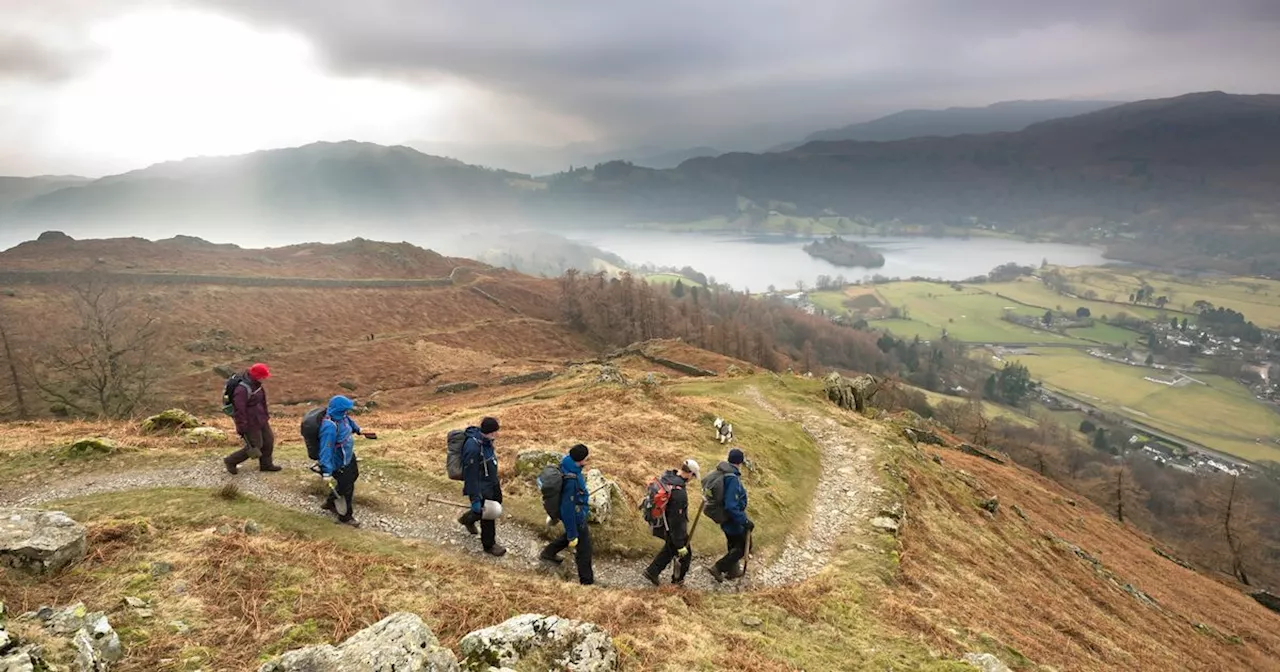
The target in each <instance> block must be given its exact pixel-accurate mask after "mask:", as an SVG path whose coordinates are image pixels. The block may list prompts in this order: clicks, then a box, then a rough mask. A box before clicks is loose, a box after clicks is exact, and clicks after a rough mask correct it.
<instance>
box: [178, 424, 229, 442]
mask: <svg viewBox="0 0 1280 672" xmlns="http://www.w3.org/2000/svg"><path fill="white" fill-rule="evenodd" d="M184 436H186V437H187V443H189V444H192V445H195V444H199V443H213V444H218V443H227V441H228V438H227V433H226V432H224V431H222V430H221V429H218V428H217V427H196V428H194V429H188V430H187V431H186V432H184Z"/></svg>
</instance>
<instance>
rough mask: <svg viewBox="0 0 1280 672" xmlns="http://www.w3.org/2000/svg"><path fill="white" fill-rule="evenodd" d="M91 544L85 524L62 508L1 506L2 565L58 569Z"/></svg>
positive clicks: (43, 570)
mask: <svg viewBox="0 0 1280 672" xmlns="http://www.w3.org/2000/svg"><path fill="white" fill-rule="evenodd" d="M87 547H88V542H86V540H85V530H84V526H83V525H81V524H80V523H77V522H76V521H74V520H72V519H71V518H70V517H69V516H67V514H65V513H63V512H61V511H43V510H39V509H10V508H0V566H5V567H13V568H16V569H20V570H24V571H27V572H31V573H33V574H44V573H48V572H56V571H58V570H60V569H62V568H64V567H66V566H67V565H69V564H71V563H73V562H75V561H77V560H79V559H81V558H83V557H84V554H85V550H86V549H87Z"/></svg>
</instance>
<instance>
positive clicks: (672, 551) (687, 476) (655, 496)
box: [641, 459, 702, 586]
mask: <svg viewBox="0 0 1280 672" xmlns="http://www.w3.org/2000/svg"><path fill="white" fill-rule="evenodd" d="M701 473H702V470H701V468H700V467H698V461H697V460H693V459H688V460H685V461H684V463H683V464H681V465H680V469H679V471H677V470H675V469H671V470H668V471H667V472H666V473H665V474H663V475H661V476H659V477H658V478H655V479H654V480H653V482H652V483H650V484H649V489H648V491H647V492H646V494H645V501H644V503H643V504H642V505H641V508H642V509H643V510H644V511H645V519H646V520H648V521H649V526H650V528H651V529H652V531H653V535H654V536H655V537H659V538H661V539H662V540H663V541H664V543H663V544H662V550H661V551H658V555H657V556H656V557H654V559H653V562H651V563H649V567H648V568H647V569H645V570H644V578H646V579H648V580H649V582H650V583H652V584H653V585H655V586H656V585H658V584H659V583H661V581H662V579H661V575H662V571H663V570H665V569H666V568H667V565H669V564H671V561H672V560H673V559H676V558H679V561H678V562H677V563H676V568H675V571H674V572H673V573H672V574H671V582H672V583H674V584H677V585H679V584H682V583H684V577H685V574H688V573H689V565H690V564H692V563H693V551H692V550H691V549H690V548H689V535H690V534H691V532H690V530H689V527H688V525H689V495H688V490H687V488H686V486H687V485H688V484H689V482H690V481H692V482H694V483H697V482H698V478H699V476H700V475H701ZM694 525H695V526H696V525H697V519H696V518H695V519H694Z"/></svg>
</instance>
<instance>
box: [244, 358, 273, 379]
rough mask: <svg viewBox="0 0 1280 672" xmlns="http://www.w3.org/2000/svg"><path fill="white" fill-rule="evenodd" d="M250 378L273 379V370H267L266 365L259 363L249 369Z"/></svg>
mask: <svg viewBox="0 0 1280 672" xmlns="http://www.w3.org/2000/svg"><path fill="white" fill-rule="evenodd" d="M249 377H250V378H252V379H254V380H265V379H267V378H270V377H271V370H270V369H268V368H267V365H266V364H263V363H262V362H258V363H257V364H254V365H253V366H251V367H249Z"/></svg>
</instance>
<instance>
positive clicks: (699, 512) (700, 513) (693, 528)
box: [689, 502, 707, 543]
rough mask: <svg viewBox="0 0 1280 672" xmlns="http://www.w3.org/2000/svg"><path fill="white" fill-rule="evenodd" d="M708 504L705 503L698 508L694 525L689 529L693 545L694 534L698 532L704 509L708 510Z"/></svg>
mask: <svg viewBox="0 0 1280 672" xmlns="http://www.w3.org/2000/svg"><path fill="white" fill-rule="evenodd" d="M706 506H707V503H706V502H703V503H702V505H701V506H699V507H698V512H697V513H695V514H693V525H691V526H690V527H689V543H693V533H694V532H697V531H698V521H699V520H702V509H704V508H706Z"/></svg>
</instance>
